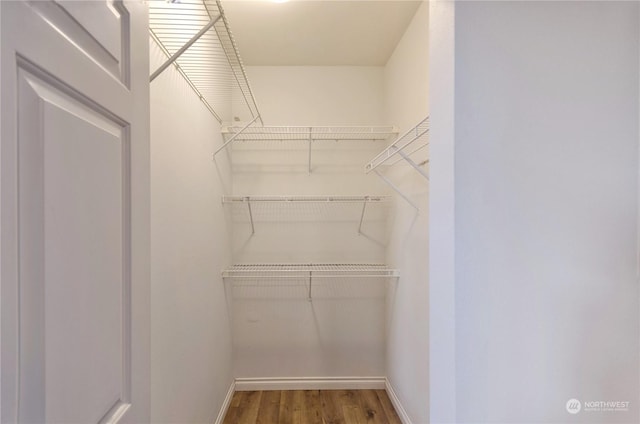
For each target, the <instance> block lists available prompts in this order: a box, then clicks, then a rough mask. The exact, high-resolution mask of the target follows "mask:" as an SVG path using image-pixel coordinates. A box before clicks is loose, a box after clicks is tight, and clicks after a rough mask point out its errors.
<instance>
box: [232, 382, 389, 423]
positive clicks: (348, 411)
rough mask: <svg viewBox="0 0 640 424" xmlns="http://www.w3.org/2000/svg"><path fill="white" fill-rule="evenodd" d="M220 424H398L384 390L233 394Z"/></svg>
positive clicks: (277, 391)
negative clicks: (222, 422)
mask: <svg viewBox="0 0 640 424" xmlns="http://www.w3.org/2000/svg"><path fill="white" fill-rule="evenodd" d="M224 424H401V421H400V418H398V414H397V413H396V411H395V410H394V409H393V405H392V404H391V401H390V400H389V397H388V396H387V392H385V391H384V390H273V391H255V392H235V393H234V395H233V399H232V400H231V405H230V406H229V410H228V411H227V415H226V416H225V419H224Z"/></svg>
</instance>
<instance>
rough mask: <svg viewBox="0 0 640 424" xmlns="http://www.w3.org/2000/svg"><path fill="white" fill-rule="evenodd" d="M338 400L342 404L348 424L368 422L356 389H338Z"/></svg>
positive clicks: (364, 423)
mask: <svg viewBox="0 0 640 424" xmlns="http://www.w3.org/2000/svg"><path fill="white" fill-rule="evenodd" d="M335 393H336V395H337V398H338V402H339V404H340V405H342V414H343V415H344V420H345V422H346V423H347V424H352V423H353V424H366V422H367V417H366V416H365V413H364V411H363V410H362V407H361V406H360V401H359V398H358V395H357V391H356V390H336V392H335Z"/></svg>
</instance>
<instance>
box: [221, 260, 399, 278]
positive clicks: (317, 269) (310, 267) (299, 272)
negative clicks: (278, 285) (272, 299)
mask: <svg viewBox="0 0 640 424" xmlns="http://www.w3.org/2000/svg"><path fill="white" fill-rule="evenodd" d="M309 277H311V278H313V277H322V278H345V277H350V278H398V277H399V272H398V270H396V269H391V268H389V267H388V266H387V265H384V264H363V263H358V264H337V263H333V264H329V263H323V264H236V265H233V266H231V267H229V268H227V269H225V270H224V271H222V278H223V279H260V278H280V279H288V278H292V279H300V278H309Z"/></svg>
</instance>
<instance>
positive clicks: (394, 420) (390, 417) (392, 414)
mask: <svg viewBox="0 0 640 424" xmlns="http://www.w3.org/2000/svg"><path fill="white" fill-rule="evenodd" d="M376 395H377V396H378V400H379V401H380V404H381V405H382V409H383V410H384V414H385V415H386V416H387V421H389V424H402V421H401V420H400V417H399V416H398V413H397V412H396V410H395V408H394V407H393V403H391V399H389V395H388V394H387V391H386V390H384V389H379V390H376Z"/></svg>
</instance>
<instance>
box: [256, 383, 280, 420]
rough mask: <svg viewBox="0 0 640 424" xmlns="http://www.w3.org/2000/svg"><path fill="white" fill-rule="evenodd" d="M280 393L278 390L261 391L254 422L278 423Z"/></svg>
mask: <svg viewBox="0 0 640 424" xmlns="http://www.w3.org/2000/svg"><path fill="white" fill-rule="evenodd" d="M281 394H282V392H280V390H269V391H265V392H262V399H261V400H260V407H259V409H258V418H257V420H256V424H278V421H279V420H280V398H281Z"/></svg>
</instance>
